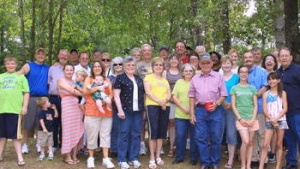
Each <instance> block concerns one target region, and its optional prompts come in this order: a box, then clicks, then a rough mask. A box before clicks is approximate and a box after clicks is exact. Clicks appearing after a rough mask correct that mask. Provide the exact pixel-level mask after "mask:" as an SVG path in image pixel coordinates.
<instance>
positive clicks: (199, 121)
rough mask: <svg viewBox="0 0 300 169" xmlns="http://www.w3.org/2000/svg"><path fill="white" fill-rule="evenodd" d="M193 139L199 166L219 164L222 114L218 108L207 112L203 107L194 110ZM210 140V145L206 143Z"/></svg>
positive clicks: (216, 165)
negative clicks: (199, 161) (196, 147)
mask: <svg viewBox="0 0 300 169" xmlns="http://www.w3.org/2000/svg"><path fill="white" fill-rule="evenodd" d="M195 112H196V113H195V117H196V124H195V139H196V144H197V146H198V149H199V154H200V159H201V166H205V167H210V166H215V167H219V166H220V160H221V142H222V134H223V115H222V111H221V109H220V108H217V109H216V110H215V111H213V112H207V111H206V110H205V108H204V107H197V108H196V111H195ZM209 142H210V146H209V145H208V143H209Z"/></svg>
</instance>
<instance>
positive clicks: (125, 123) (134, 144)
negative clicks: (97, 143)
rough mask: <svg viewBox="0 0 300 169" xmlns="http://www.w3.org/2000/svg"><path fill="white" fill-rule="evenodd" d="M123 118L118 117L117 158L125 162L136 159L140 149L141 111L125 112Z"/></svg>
mask: <svg viewBox="0 0 300 169" xmlns="http://www.w3.org/2000/svg"><path fill="white" fill-rule="evenodd" d="M125 116H126V117H125V119H119V132H118V148H117V151H118V160H119V162H126V161H127V158H126V157H128V160H129V161H134V160H137V158H138V155H139V151H140V141H141V131H142V121H143V120H142V112H139V113H125Z"/></svg>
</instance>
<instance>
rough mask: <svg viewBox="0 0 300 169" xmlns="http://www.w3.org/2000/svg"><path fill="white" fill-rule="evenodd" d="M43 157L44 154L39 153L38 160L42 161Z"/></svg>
mask: <svg viewBox="0 0 300 169" xmlns="http://www.w3.org/2000/svg"><path fill="white" fill-rule="evenodd" d="M44 158H45V154H42V153H41V154H40V156H39V161H43V160H44Z"/></svg>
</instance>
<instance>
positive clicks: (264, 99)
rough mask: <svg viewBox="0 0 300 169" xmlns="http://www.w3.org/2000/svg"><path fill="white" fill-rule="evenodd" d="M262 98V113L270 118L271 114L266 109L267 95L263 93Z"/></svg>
mask: <svg viewBox="0 0 300 169" xmlns="http://www.w3.org/2000/svg"><path fill="white" fill-rule="evenodd" d="M262 98H263V113H264V115H265V116H266V118H268V119H270V120H271V119H272V118H271V116H270V114H269V112H268V109H267V96H266V93H264V94H263V96H262Z"/></svg>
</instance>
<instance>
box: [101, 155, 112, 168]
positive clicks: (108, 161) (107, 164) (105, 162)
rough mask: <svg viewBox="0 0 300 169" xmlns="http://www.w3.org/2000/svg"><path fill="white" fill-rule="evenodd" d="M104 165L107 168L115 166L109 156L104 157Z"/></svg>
mask: <svg viewBox="0 0 300 169" xmlns="http://www.w3.org/2000/svg"><path fill="white" fill-rule="evenodd" d="M102 165H103V166H104V167H106V168H115V165H114V164H113V163H112V162H111V160H110V158H108V157H106V158H103V160H102Z"/></svg>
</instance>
